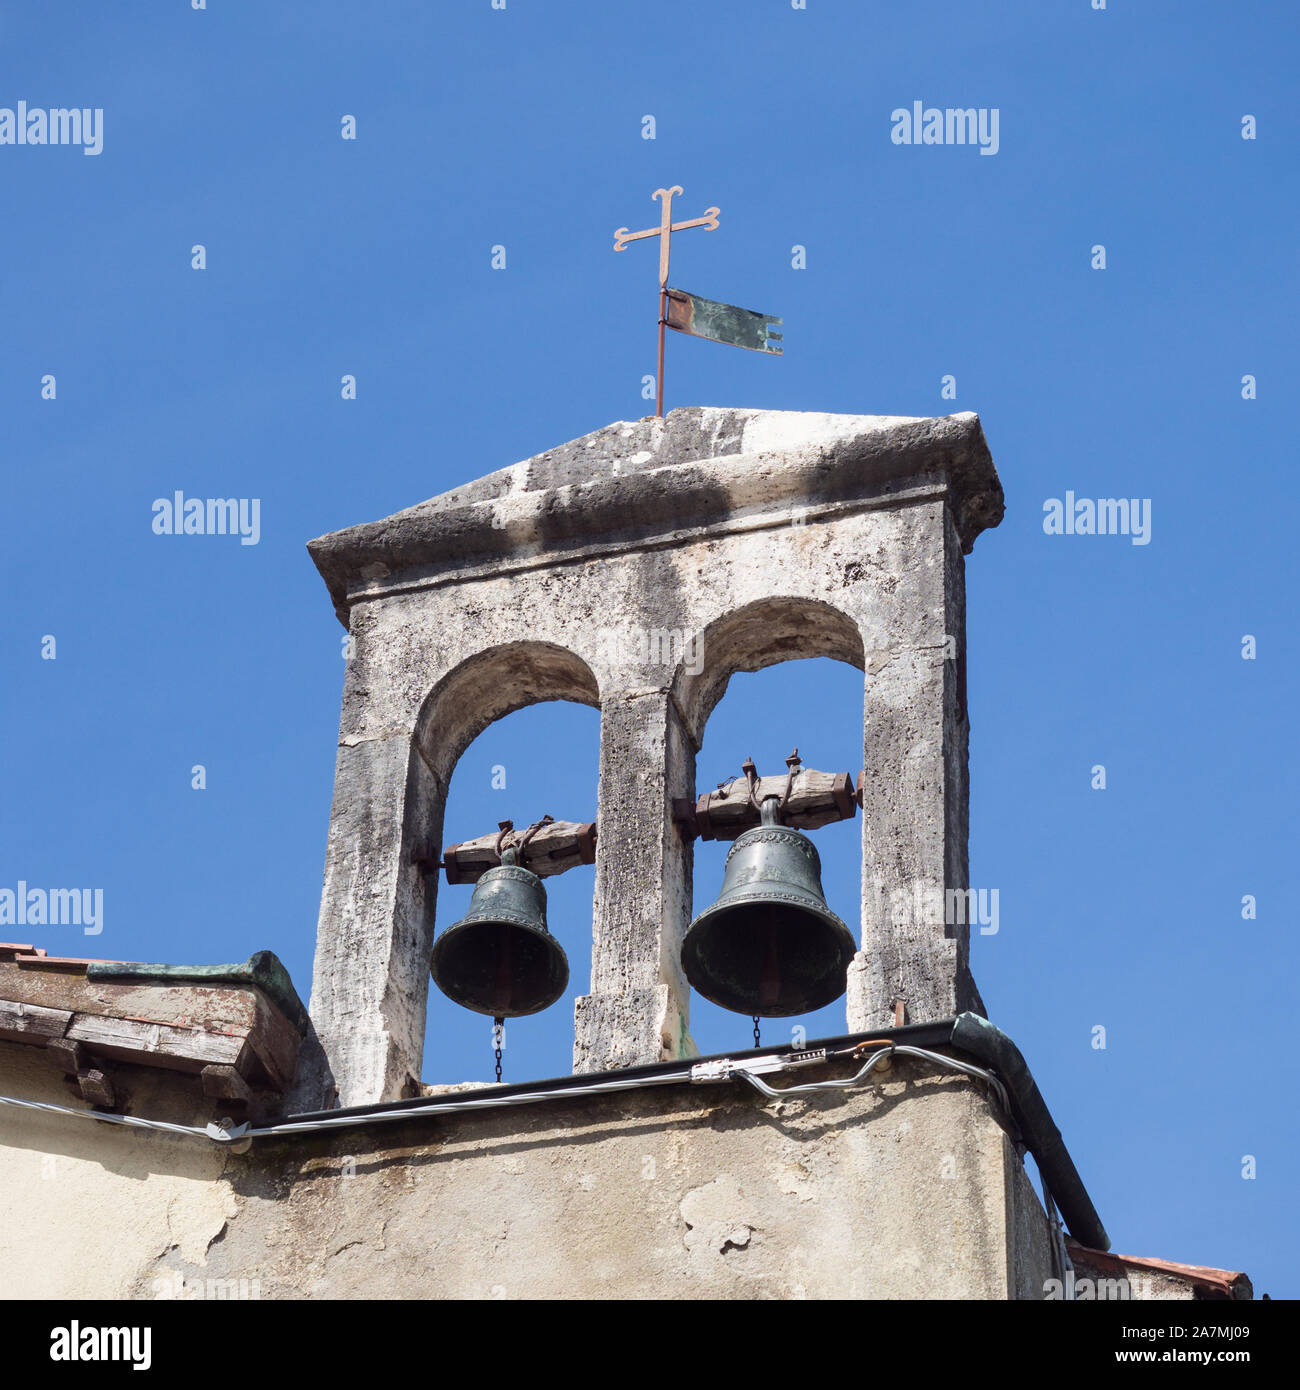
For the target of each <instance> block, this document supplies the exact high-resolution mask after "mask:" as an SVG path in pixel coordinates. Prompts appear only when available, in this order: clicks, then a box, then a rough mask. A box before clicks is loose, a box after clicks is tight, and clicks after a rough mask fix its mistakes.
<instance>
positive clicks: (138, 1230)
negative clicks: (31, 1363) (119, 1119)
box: [0, 1043, 239, 1298]
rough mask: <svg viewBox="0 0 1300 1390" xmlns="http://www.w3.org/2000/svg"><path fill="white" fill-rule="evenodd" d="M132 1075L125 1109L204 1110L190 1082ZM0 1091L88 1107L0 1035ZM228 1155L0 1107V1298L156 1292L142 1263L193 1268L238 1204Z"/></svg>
mask: <svg viewBox="0 0 1300 1390" xmlns="http://www.w3.org/2000/svg"><path fill="white" fill-rule="evenodd" d="M128 1071H129V1072H130V1073H131V1081H130V1092H131V1105H132V1109H133V1110H135V1111H138V1112H140V1113H143V1114H147V1115H149V1116H150V1117H151V1118H154V1119H160V1120H169V1121H171V1122H172V1123H174V1124H190V1125H193V1124H197V1125H204V1124H206V1123H207V1121H208V1119H209V1118H210V1116H211V1102H210V1101H209V1102H205V1101H204V1099H203V1097H202V1095H201V1092H200V1090H199V1087H198V1084H197V1082H195V1081H193V1080H189V1079H179V1078H177V1077H175V1076H174V1075H173V1074H169V1073H167V1072H149V1071H144V1070H141V1069H139V1068H123V1069H122V1072H123V1073H126V1072H128ZM0 1083H2V1084H0V1091H3V1093H4V1094H6V1095H18V1096H21V1097H23V1099H26V1100H38V1101H47V1102H51V1103H53V1104H56V1105H65V1106H70V1107H72V1108H74V1109H89V1108H90V1107H89V1106H88V1105H87V1104H86V1103H85V1102H83V1101H82V1100H81V1098H80V1097H79V1096H78V1094H77V1092H76V1089H75V1088H74V1087H73V1086H71V1085H69V1083H68V1082H67V1080H66V1078H65V1077H64V1074H63V1073H62V1072H61V1071H59V1070H58V1069H57V1068H55V1067H54V1066H53V1065H52V1064H51V1063H50V1062H49V1061H48V1060H47V1059H46V1058H45V1057H44V1056H43V1055H42V1053H41V1052H40V1051H38V1050H36V1049H32V1048H27V1047H20V1046H19V1045H18V1044H16V1043H0ZM230 1158H231V1155H229V1154H228V1153H226V1152H224V1151H223V1150H221V1149H218V1148H217V1147H216V1146H215V1145H213V1144H211V1143H208V1142H206V1141H202V1142H201V1141H198V1140H195V1139H187V1138H184V1137H180V1136H177V1137H172V1136H169V1135H162V1134H154V1135H147V1136H140V1135H137V1134H136V1133H135V1132H134V1131H127V1130H124V1129H122V1128H121V1127H119V1126H116V1125H94V1124H90V1123H88V1122H86V1121H84V1120H74V1119H71V1118H69V1117H66V1116H61V1115H52V1114H42V1113H40V1112H38V1111H28V1110H15V1109H10V1108H8V1107H3V1108H0V1298H71V1297H78V1298H129V1297H133V1296H143V1297H146V1298H150V1297H154V1296H155V1292H154V1291H153V1290H152V1289H151V1288H150V1286H149V1279H150V1271H152V1270H153V1269H155V1267H161V1266H163V1265H165V1264H166V1263H167V1262H168V1261H169V1260H170V1261H179V1262H183V1263H184V1264H185V1266H186V1267H187V1268H197V1267H199V1266H201V1265H202V1263H203V1261H204V1259H205V1258H206V1256H207V1251H208V1249H209V1247H210V1245H211V1243H212V1242H213V1241H214V1240H216V1239H218V1237H219V1236H220V1235H221V1233H222V1231H223V1230H224V1229H225V1225H226V1222H227V1221H228V1220H229V1219H230V1218H232V1217H233V1216H234V1215H235V1214H236V1212H237V1211H238V1209H239V1203H238V1199H237V1198H236V1196H235V1193H234V1192H233V1190H232V1188H231V1186H230V1184H229V1182H228V1181H226V1180H224V1178H223V1174H224V1173H225V1171H226V1167H227V1164H228V1163H229V1162H230Z"/></svg>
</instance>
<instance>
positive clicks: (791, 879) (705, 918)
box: [682, 797, 857, 1018]
mask: <svg viewBox="0 0 1300 1390" xmlns="http://www.w3.org/2000/svg"><path fill="white" fill-rule="evenodd" d="M779 806H780V803H779V802H778V800H777V798H776V797H768V798H767V799H765V800H764V802H763V805H762V808H761V810H762V823H761V824H760V825H757V826H755V827H754V829H752V830H746V831H745V832H744V833H743V834H742V835H740V836H739V837H738V838H737V840H736V843H735V844H734V845H732V847H731V852H730V853H729V854H728V855H727V864H726V869H725V871H724V873H723V876H722V892H721V893H720V894H719V895H718V898H717V901H716V902H714V903H713V905H712V906H711V907H707V908H705V909H704V911H703V912H701V913H700V915H699V916H698V917H697V918H696V919H695V920H694V921H693V922H692V923H691V925H690V929H689V930H688V931H687V933H686V939H685V941H684V942H683V943H682V968H683V969H684V970H685V972H686V978H687V979H688V980H689V981H690V982H691V984H692V985H693V986H694V987H695V989H697V990H698V991H699V992H700V993H701V994H702V995H703V996H704V997H705V998H706V999H709V1000H711V1001H712V1002H713V1003H715V1004H721V1005H722V1007H723V1008H724V1009H732V1010H734V1011H735V1012H736V1013H738V1014H750V1015H751V1016H754V1017H766V1018H786V1017H788V1016H790V1015H791V1014H802V1013H810V1012H811V1011H812V1010H813V1009H820V1008H821V1007H822V1006H823V1005H824V1004H829V1003H831V1002H832V1001H833V1000H836V999H838V998H839V997H840V995H841V994H843V993H844V990H845V988H846V975H847V972H848V967H849V962H850V961H851V960H852V959H853V954H854V952H855V951H856V950H857V944H856V943H855V942H854V940H853V934H852V933H851V932H850V931H849V929H848V927H846V926H845V925H844V923H843V922H842V921H840V919H839V918H838V917H837V916H836V915H835V914H834V913H833V912H832V911H831V910H830V908H828V907H827V906H826V899H825V898H824V897H823V896H822V880H821V860H820V858H819V857H818V854H817V851H816V849H815V848H814V847H813V843H812V841H811V840H810V839H809V838H808V837H807V836H806V835H803V834H800V832H799V831H797V830H790V829H788V828H787V827H785V826H783V825H782V824H781V822H780V819H779V814H778V812H779Z"/></svg>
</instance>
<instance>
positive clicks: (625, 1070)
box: [263, 1019, 953, 1125]
mask: <svg viewBox="0 0 1300 1390" xmlns="http://www.w3.org/2000/svg"><path fill="white" fill-rule="evenodd" d="M952 1026H953V1020H952V1019H943V1020H941V1021H940V1022H938V1023H907V1024H904V1025H903V1027H901V1028H881V1029H879V1030H878V1031H876V1032H872V1033H845V1034H843V1035H841V1036H840V1037H835V1038H820V1039H818V1040H817V1041H816V1042H808V1043H806V1044H805V1045H804V1049H803V1050H804V1051H809V1052H811V1051H815V1050H816V1049H817V1048H823V1047H824V1048H826V1049H828V1050H831V1049H834V1048H837V1047H852V1046H854V1045H855V1044H857V1043H860V1042H863V1041H864V1040H866V1039H868V1038H881V1039H884V1040H885V1041H890V1040H892V1041H894V1042H908V1043H912V1044H914V1045H915V1046H917V1047H942V1046H943V1045H944V1044H945V1043H947V1042H949V1041H950V1040H951V1037H952ZM790 1050H791V1049H790V1045H789V1044H788V1043H782V1044H780V1045H779V1046H775V1047H773V1046H768V1047H751V1048H750V1049H748V1051H745V1052H714V1053H710V1054H709V1055H708V1056H705V1057H682V1058H679V1059H678V1060H676V1061H673V1062H651V1063H648V1064H647V1065H645V1066H640V1067H620V1068H619V1070H618V1071H617V1072H579V1073H577V1074H576V1075H572V1076H555V1077H551V1078H549V1079H548V1080H546V1081H524V1082H519V1083H517V1084H514V1085H510V1086H484V1087H481V1088H480V1089H478V1090H476V1091H474V1093H473V1094H474V1097H475V1099H480V1098H482V1099H485V1100H486V1099H489V1098H491V1097H493V1096H501V1097H502V1098H505V1097H508V1096H512V1095H516V1094H521V1093H523V1092H525V1091H526V1092H528V1093H529V1094H532V1095H536V1094H538V1093H541V1092H548V1093H551V1094H554V1095H555V1097H556V1099H557V1100H558V1099H563V1096H564V1093H565V1091H577V1090H581V1089H582V1088H583V1087H584V1086H588V1085H590V1084H591V1083H592V1082H593V1081H596V1080H599V1079H600V1078H601V1077H606V1078H609V1077H614V1076H617V1077H618V1078H619V1079H620V1080H627V1081H629V1082H636V1081H639V1080H644V1081H646V1082H647V1083H652V1082H653V1081H654V1080H655V1079H656V1078H658V1077H660V1076H663V1075H666V1074H667V1073H669V1072H680V1071H682V1069H683V1068H687V1069H689V1068H690V1067H693V1066H695V1065H697V1064H698V1063H700V1062H713V1061H723V1060H730V1061H733V1062H735V1063H736V1064H737V1065H743V1064H744V1062H745V1060H746V1059H750V1060H752V1059H754V1058H757V1057H771V1056H773V1055H774V1054H776V1053H781V1052H789V1051H790ZM685 1082H686V1078H685V1077H683V1084H685ZM464 1099H465V1093H464V1092H452V1093H451V1094H449V1095H445V1096H415V1097H413V1098H412V1099H410V1100H386V1101H377V1102H375V1103H373V1104H371V1105H353V1106H349V1107H347V1108H346V1109H343V1110H311V1111H306V1112H304V1113H302V1114H294V1115H284V1116H281V1117H280V1118H278V1119H275V1120H266V1121H263V1123H265V1124H268V1125H271V1124H290V1123H294V1124H297V1123H300V1122H301V1121H304V1120H327V1119H328V1120H337V1119H340V1118H342V1117H343V1116H355V1117H356V1118H357V1119H358V1120H359V1121H361V1120H365V1119H366V1117H367V1116H370V1115H389V1114H393V1113H395V1112H398V1111H402V1110H418V1111H420V1112H421V1113H422V1114H429V1113H430V1112H431V1111H432V1110H435V1109H436V1108H437V1106H438V1104H439V1103H440V1102H441V1103H443V1104H446V1105H453V1104H455V1103H456V1102H457V1101H461V1100H464Z"/></svg>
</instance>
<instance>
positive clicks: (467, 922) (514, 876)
mask: <svg viewBox="0 0 1300 1390" xmlns="http://www.w3.org/2000/svg"><path fill="white" fill-rule="evenodd" d="M515 861H516V853H515V851H514V850H513V849H507V850H506V851H505V852H504V853H503V854H502V856H501V864H500V867H498V868H495V869H488V870H487V872H486V873H485V874H484V875H483V876H482V878H480V879H479V881H478V882H477V883H476V884H475V885H474V896H473V897H472V898H471V899H470V903H469V911H468V912H467V913H466V914H465V915H464V916H463V917H462V918H461V919H460V921H459V922H454V923H453V924H452V925H451V926H450V927H448V928H447V930H446V931H445V932H443V934H442V935H441V936H440V937H439V938H438V939H437V941H436V942H434V946H433V954H432V956H431V957H430V959H429V972H430V974H432V976H433V980H434V983H435V984H436V985H437V986H438V988H439V989H440V990H442V992H443V993H444V994H445V995H446V996H447V998H448V999H451V1000H452V1001H454V1002H455V1003H457V1004H459V1005H461V1006H462V1008H466V1009H473V1010H474V1012H475V1013H479V1014H488V1015H489V1016H490V1017H493V1018H522V1017H523V1016H524V1015H525V1014H535V1013H538V1012H540V1011H541V1010H542V1009H545V1008H549V1007H550V1005H552V1004H554V1003H555V1001H556V1000H557V999H558V998H559V997H560V995H562V994H563V993H564V991H565V990H566V989H567V988H568V985H569V961H568V958H567V957H566V956H565V954H564V949H563V948H562V947H561V945H560V943H559V942H558V941H556V939H555V938H554V937H553V936H552V935H551V934H550V932H549V931H547V929H546V889H545V888H543V887H542V880H541V879H540V878H538V876H537V875H536V874H535V873H533V872H532V871H531V870H530V869H525V868H522V867H520V866H519V865H518V864H517V863H516V862H515Z"/></svg>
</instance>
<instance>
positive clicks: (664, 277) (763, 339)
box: [614, 184, 781, 418]
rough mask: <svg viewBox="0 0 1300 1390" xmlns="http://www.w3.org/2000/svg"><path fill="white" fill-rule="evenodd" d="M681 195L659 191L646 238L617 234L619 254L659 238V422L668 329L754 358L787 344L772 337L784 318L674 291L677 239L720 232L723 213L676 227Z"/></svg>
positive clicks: (714, 210)
mask: <svg viewBox="0 0 1300 1390" xmlns="http://www.w3.org/2000/svg"><path fill="white" fill-rule="evenodd" d="M681 191H682V188H681V185H680V184H673V186H672V187H671V188H656V189H655V191H654V192H653V193H652V194H651V195H650V196H651V197H652V198H657V199H659V201H660V204H661V208H660V213H661V215H660V219H659V225H658V226H657V227H647V228H646V229H645V231H642V232H629V231H628V229H627V228H626V227H620V228H619V229H618V230H617V231H616V232H615V233H614V250H615V251H625V250H627V244H628V242H630V241H642V240H644V239H645V238H646V237H652V236H657V237H658V238H659V356H658V367H657V370H656V372H655V416H656V417H657V418H661V417H662V416H663V413H664V329H665V328H672V329H675V330H676V331H677V332H678V333H689V334H690V335H691V336H692V337H694V338H709V339H711V340H712V341H713V342H715V343H730V344H732V346H733V347H743V348H748V349H750V351H751V352H770V353H773V354H775V355H777V356H779V355H780V353H781V349H780V348H779V347H776V346H773V344H776V343H779V342H780V341H781V334H780V333H773V332H772V331H771V330H772V329H773V328H775V327H779V326H780V324H781V320H780V319H779V318H774V317H773V316H772V315H771V314H758V313H755V312H754V311H753V310H752V309H738V308H737V307H736V306H735V305H734V304H720V303H718V301H717V300H714V299H705V298H703V297H702V296H700V295H698V294H689V293H688V292H687V291H686V290H676V289H671V288H670V287H669V284H668V247H669V242H670V241H671V239H672V234H673V233H674V232H684V231H686V230H687V229H688V228H690V227H704V228H706V229H707V230H708V231H711V232H714V231H717V229H718V214H719V212H720V209H718V208H709V209H708V210H707V211H706V212H705V214H704V216H703V217H693V218H691V219H690V220H689V221H686V222H674V221H673V214H672V204H673V195H674V194H675V193H681Z"/></svg>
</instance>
